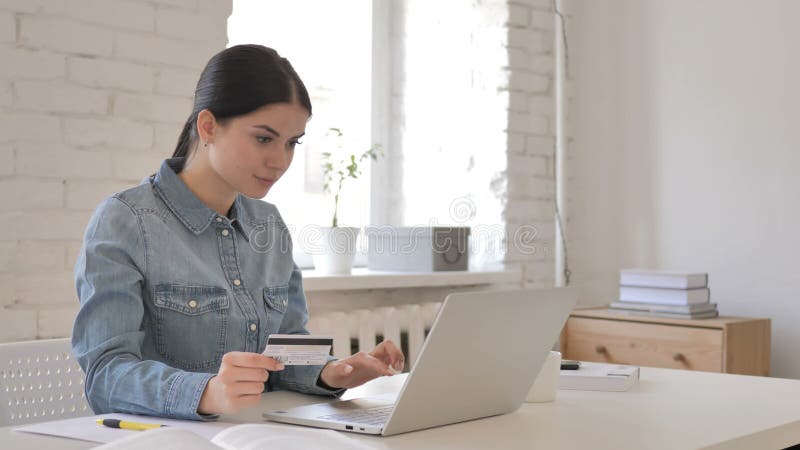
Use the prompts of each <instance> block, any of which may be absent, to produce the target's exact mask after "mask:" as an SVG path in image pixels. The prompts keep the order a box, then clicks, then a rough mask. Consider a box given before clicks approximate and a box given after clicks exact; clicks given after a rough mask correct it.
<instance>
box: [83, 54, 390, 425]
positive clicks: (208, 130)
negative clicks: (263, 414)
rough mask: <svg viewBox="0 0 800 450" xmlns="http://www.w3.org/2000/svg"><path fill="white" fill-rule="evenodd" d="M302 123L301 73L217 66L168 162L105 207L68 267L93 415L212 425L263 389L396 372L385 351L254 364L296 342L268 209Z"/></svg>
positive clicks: (243, 59) (315, 386) (279, 67)
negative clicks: (273, 344) (277, 339)
mask: <svg viewBox="0 0 800 450" xmlns="http://www.w3.org/2000/svg"><path fill="white" fill-rule="evenodd" d="M310 116H311V102H310V100H309V96H308V92H307V91H306V88H305V86H304V85H303V82H302V81H301V80H300V77H299V76H298V75H297V73H296V72H295V71H294V69H293V68H292V66H291V65H290V64H289V62H288V61H287V60H286V59H285V58H281V57H280V56H279V55H278V54H277V53H276V52H275V51H274V50H272V49H269V48H266V47H263V46H258V45H240V46H235V47H231V48H229V49H226V50H223V51H222V52H220V53H218V54H217V55H215V56H213V57H212V58H211V60H210V61H209V62H208V65H207V66H206V68H205V69H204V70H203V73H202V74H201V76H200V80H199V82H198V83H197V89H196V92H195V98H194V108H193V110H192V113H191V115H190V116H189V119H188V120H187V121H186V125H185V126H184V128H183V131H182V133H181V135H180V138H179V139H178V144H177V148H176V149H175V153H174V155H173V158H171V159H167V160H166V161H164V163H163V164H162V165H161V168H160V169H159V170H158V173H156V174H155V175H153V176H151V177H149V178H148V179H146V180H145V181H143V182H142V184H140V185H139V186H137V187H134V188H132V189H129V190H126V191H123V192H120V193H118V194H115V195H113V196H111V197H110V198H108V199H106V200H105V201H103V202H102V203H101V204H100V206H99V207H98V208H97V210H96V211H95V212H94V215H93V216H92V219H91V221H90V222H89V225H88V227H87V229H86V235H85V237H84V244H83V247H82V249H81V252H80V255H79V258H78V261H77V263H76V266H75V278H76V287H77V290H78V296H79V297H80V302H81V308H80V311H79V313H78V316H77V318H76V320H75V326H74V330H73V334H72V347H73V352H74V353H75V356H76V358H77V359H78V361H79V363H80V365H81V367H82V368H83V370H84V372H85V373H86V394H87V397H88V400H89V403H90V405H91V407H92V409H93V410H94V411H95V412H96V413H106V412H125V413H136V414H148V415H157V416H165V417H175V418H183V419H208V418H213V417H215V415H217V414H222V413H233V412H236V411H239V410H241V409H243V408H246V407H248V406H253V405H256V404H257V403H258V402H259V401H260V398H261V393H262V392H263V391H265V390H272V389H291V390H295V391H300V392H305V393H311V394H321V395H340V394H341V393H342V392H343V389H344V388H350V387H354V386H358V385H360V384H363V383H364V382H366V381H369V380H371V379H373V378H376V377H379V376H383V375H391V374H392V373H393V371H396V370H400V369H401V368H402V367H403V354H402V353H401V352H400V350H399V349H398V348H397V346H396V345H395V344H393V343H391V342H388V341H387V342H383V343H382V344H381V345H379V346H378V347H377V348H376V349H375V350H374V351H372V352H370V353H368V354H365V353H359V354H356V355H354V356H351V357H349V358H347V359H343V360H334V359H333V358H330V360H329V362H328V363H327V364H326V365H325V366H287V367H284V366H283V365H282V364H280V363H279V362H277V361H276V360H274V359H272V358H269V357H267V356H264V355H261V354H260V352H261V351H263V350H264V348H265V346H266V340H267V336H269V335H270V334H274V333H296V334H307V333H308V331H306V328H305V324H306V321H307V320H308V313H307V309H306V299H305V295H304V294H303V285H302V280H301V273H300V270H299V269H298V268H297V266H296V265H295V264H294V261H293V260H292V244H291V240H290V239H289V235H288V232H287V228H286V224H285V223H284V222H283V219H282V218H281V216H280V214H279V213H278V210H277V209H276V208H275V206H273V205H271V204H269V203H265V202H263V201H261V200H259V199H261V198H263V197H264V196H265V195H266V194H267V192H268V191H269V189H270V187H272V185H273V184H275V183H276V182H277V181H278V180H279V179H280V178H281V176H282V175H283V174H284V172H286V170H287V169H288V168H289V165H290V164H291V162H292V156H293V153H294V148H295V145H297V144H298V141H299V140H300V138H301V137H302V136H303V134H304V132H305V126H306V122H307V121H308V119H309V118H310Z"/></svg>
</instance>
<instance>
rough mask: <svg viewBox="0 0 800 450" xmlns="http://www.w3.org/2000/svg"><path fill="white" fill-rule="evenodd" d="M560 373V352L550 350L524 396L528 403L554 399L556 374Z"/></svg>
mask: <svg viewBox="0 0 800 450" xmlns="http://www.w3.org/2000/svg"><path fill="white" fill-rule="evenodd" d="M560 373H561V352H552V351H551V352H550V353H549V354H548V355H547V358H545V360H544V364H543V365H542V369H541V370H540V371H539V375H538V376H537V377H536V381H534V382H533V386H531V389H530V390H529V391H528V396H527V397H526V398H525V401H526V402H529V403H540V402H552V401H553V400H555V399H556V391H557V390H558V376H559V374H560Z"/></svg>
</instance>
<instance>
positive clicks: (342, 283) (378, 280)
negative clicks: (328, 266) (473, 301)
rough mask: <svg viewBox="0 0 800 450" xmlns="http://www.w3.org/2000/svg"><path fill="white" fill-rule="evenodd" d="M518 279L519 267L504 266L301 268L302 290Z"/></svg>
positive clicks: (454, 283)
mask: <svg viewBox="0 0 800 450" xmlns="http://www.w3.org/2000/svg"><path fill="white" fill-rule="evenodd" d="M521 280H522V272H521V271H520V270H519V269H507V268H494V269H482V270H462V271H452V272H425V273H418V272H379V271H373V270H369V269H367V268H364V267H358V268H354V269H353V273H352V274H350V275H323V274H320V273H318V272H316V271H315V270H303V290H304V291H305V292H321V291H352V290H360V289H397V288H418V287H441V286H472V285H482V284H497V283H521Z"/></svg>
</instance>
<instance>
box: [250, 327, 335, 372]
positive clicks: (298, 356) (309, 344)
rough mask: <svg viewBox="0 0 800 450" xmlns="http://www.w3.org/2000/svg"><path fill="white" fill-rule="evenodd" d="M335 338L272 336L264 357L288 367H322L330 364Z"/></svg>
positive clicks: (291, 335)
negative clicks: (329, 358)
mask: <svg viewBox="0 0 800 450" xmlns="http://www.w3.org/2000/svg"><path fill="white" fill-rule="evenodd" d="M332 346H333V338H332V337H330V336H319V335H312V334H270V335H269V337H267V348H266V349H264V351H263V352H262V353H263V354H264V355H266V356H269V357H270V358H274V359H276V360H277V361H279V362H282V363H283V364H285V365H287V366H321V365H323V364H325V363H327V362H328V355H330V353H331V347H332Z"/></svg>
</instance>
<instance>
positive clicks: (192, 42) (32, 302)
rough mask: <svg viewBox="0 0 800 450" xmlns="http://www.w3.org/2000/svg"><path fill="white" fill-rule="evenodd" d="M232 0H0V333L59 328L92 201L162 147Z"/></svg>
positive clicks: (168, 144) (133, 180) (168, 147)
mask: <svg viewBox="0 0 800 450" xmlns="http://www.w3.org/2000/svg"><path fill="white" fill-rule="evenodd" d="M230 10H231V0H70V1H69V2H65V1H63V0H3V1H2V2H0V60H2V61H3V63H2V64H0V198H3V205H2V206H3V207H2V209H0V221H2V222H3V223H4V224H5V227H6V229H5V230H4V233H3V234H2V235H0V342H1V341H10V340H22V339H32V338H46V337H60V336H67V335H69V334H70V332H71V327H72V321H73V318H74V315H75V312H76V311H77V307H78V300H77V298H76V295H75V288H74V284H73V279H72V268H73V266H74V263H75V259H76V258H77V254H78V251H79V248H80V243H81V240H82V238H83V231H84V228H85V226H86V222H87V221H88V218H89V215H90V214H91V211H92V210H93V209H94V208H95V207H96V206H97V204H98V203H99V202H100V200H101V199H102V198H103V197H105V196H107V195H109V194H111V193H113V192H116V191H119V190H122V189H125V188H128V187H130V186H132V185H135V184H138V183H139V182H140V181H141V180H142V179H143V178H144V177H145V176H147V175H149V174H151V173H153V172H154V171H155V170H156V169H157V168H158V164H159V163H160V161H161V160H162V159H164V158H166V157H168V156H169V155H170V154H171V153H172V150H173V146H174V144H175V141H176V140H177V137H178V134H179V132H180V124H182V123H183V121H185V120H186V117H187V116H188V114H189V112H190V108H191V98H192V95H193V93H194V87H195V83H196V82H197V78H198V77H199V73H200V69H201V68H202V67H203V66H204V65H205V63H206V62H207V61H208V58H209V57H210V56H211V55H212V54H213V53H215V52H217V51H219V50H221V49H223V48H224V47H225V44H226V42H227V38H226V26H227V17H228V15H229V14H230Z"/></svg>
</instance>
